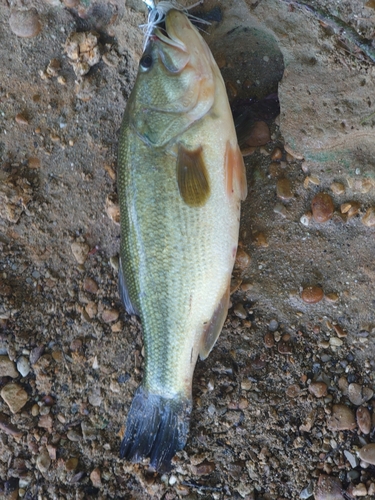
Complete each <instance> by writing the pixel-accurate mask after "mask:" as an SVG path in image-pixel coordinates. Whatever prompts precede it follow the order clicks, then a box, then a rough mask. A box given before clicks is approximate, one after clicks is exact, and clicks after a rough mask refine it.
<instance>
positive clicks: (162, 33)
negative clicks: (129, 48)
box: [152, 9, 187, 52]
mask: <svg viewBox="0 0 375 500" xmlns="http://www.w3.org/2000/svg"><path fill="white" fill-rule="evenodd" d="M179 16H184V14H182V13H181V12H179V11H177V10H175V9H171V10H170V11H169V12H168V13H167V15H166V16H165V19H164V20H163V21H162V22H161V23H159V24H158V25H157V26H156V27H155V29H154V31H153V33H152V37H156V38H157V39H159V40H160V41H161V42H164V43H166V44H168V45H171V46H172V47H175V48H177V49H180V50H183V51H184V52H187V49H186V46H185V44H184V43H183V42H182V41H181V40H180V38H178V37H177V34H176V33H177V32H178V31H179V30H178V26H175V24H179V23H178V21H179Z"/></svg>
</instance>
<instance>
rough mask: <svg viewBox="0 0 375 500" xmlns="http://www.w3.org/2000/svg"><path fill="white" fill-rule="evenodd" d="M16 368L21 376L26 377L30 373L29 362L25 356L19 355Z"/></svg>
mask: <svg viewBox="0 0 375 500" xmlns="http://www.w3.org/2000/svg"><path fill="white" fill-rule="evenodd" d="M17 370H18V371H19V373H20V374H21V375H22V377H27V375H28V374H29V373H30V362H29V360H28V359H27V358H25V356H21V357H20V358H18V361H17Z"/></svg>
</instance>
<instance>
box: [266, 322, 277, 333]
mask: <svg viewBox="0 0 375 500" xmlns="http://www.w3.org/2000/svg"><path fill="white" fill-rule="evenodd" d="M268 328H269V329H270V331H271V332H276V330H277V329H278V328H279V323H278V322H277V321H276V320H275V319H271V321H270V323H269V325H268Z"/></svg>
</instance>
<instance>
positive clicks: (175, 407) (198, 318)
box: [118, 9, 247, 472]
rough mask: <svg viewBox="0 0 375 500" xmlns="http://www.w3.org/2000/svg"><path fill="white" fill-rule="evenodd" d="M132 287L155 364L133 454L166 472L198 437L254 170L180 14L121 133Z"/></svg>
mask: <svg viewBox="0 0 375 500" xmlns="http://www.w3.org/2000/svg"><path fill="white" fill-rule="evenodd" d="M118 164H119V171H118V191H119V200H120V213H121V252H120V254H121V255H120V257H121V259H120V260H121V264H120V278H119V285H120V294H121V297H122V300H123V302H124V305H125V307H126V309H127V311H128V313H130V314H136V315H138V316H139V317H140V319H141V322H142V327H143V336H144V347H145V368H144V376H143V381H142V384H141V386H140V387H139V388H138V390H137V392H136V394H135V396H134V399H133V402H132V405H131V408H130V410H129V413H128V419H127V425H126V432H125V436H124V439H123V441H122V444H121V452H120V455H121V457H124V458H126V459H128V460H131V461H133V462H140V461H142V460H143V459H144V458H147V457H149V458H150V465H151V466H152V467H153V468H155V469H156V470H157V471H161V472H162V471H165V470H168V469H169V468H170V466H171V459H172V458H173V456H174V455H175V453H176V452H177V451H178V450H181V449H182V448H183V447H184V445H185V443H186V440H187V435H188V430H189V420H190V413H191V408H192V378H193V372H194V368H195V365H196V361H197V357H198V355H199V356H200V358H201V359H205V358H206V357H207V356H208V354H209V352H210V351H211V349H212V347H213V345H214V343H215V341H216V339H217V337H218V336H219V334H220V331H221V329H222V326H223V323H224V321H225V318H226V316H227V311H228V303H229V288H230V279H231V273H232V269H233V264H234V260H235V256H236V250H237V243H238V232H239V221H240V200H243V199H245V197H246V194H247V184H246V173H245V169H244V164H243V160H242V155H241V153H240V150H239V148H238V144H237V138H236V133H235V129H234V124H233V119H232V115H231V110H230V107H229V103H228V98H227V94H226V90H225V85H224V82H223V79H222V77H221V74H220V71H219V68H218V67H217V65H216V63H215V61H214V59H213V56H212V54H211V52H210V50H209V48H208V46H207V45H206V43H205V41H204V40H203V39H202V37H201V36H200V34H199V33H198V31H197V30H196V28H195V27H194V26H193V25H192V24H191V23H190V21H189V20H188V18H187V17H186V15H185V14H184V13H182V12H180V11H178V10H175V9H172V10H170V11H169V12H168V13H167V14H166V18H165V29H164V28H162V27H155V28H154V30H153V32H152V34H151V37H150V39H149V42H148V44H147V46H146V48H145V51H144V54H143V56H142V58H141V60H140V64H139V71H138V76H137V79H136V82H135V86H134V89H133V91H132V93H131V96H130V97H129V101H128V103H127V107H126V111H125V115H124V119H123V124H122V128H121V133H120V140H119V156H118Z"/></svg>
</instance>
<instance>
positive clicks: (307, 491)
mask: <svg viewBox="0 0 375 500" xmlns="http://www.w3.org/2000/svg"><path fill="white" fill-rule="evenodd" d="M313 493H314V483H313V482H312V481H310V482H309V484H308V485H307V486H306V488H303V490H302V491H301V493H300V494H299V497H300V498H302V499H303V500H306V499H307V498H310V497H312V496H313Z"/></svg>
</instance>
